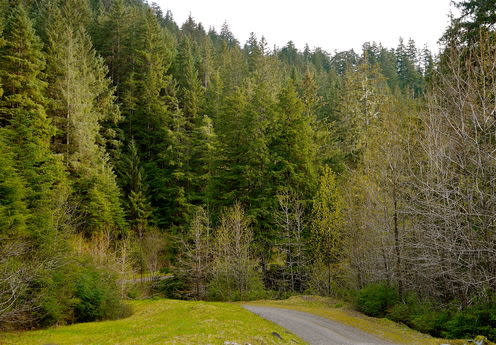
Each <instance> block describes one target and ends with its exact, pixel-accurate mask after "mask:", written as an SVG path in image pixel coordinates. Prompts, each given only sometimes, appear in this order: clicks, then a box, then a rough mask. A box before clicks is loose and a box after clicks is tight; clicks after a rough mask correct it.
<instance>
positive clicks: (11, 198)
mask: <svg viewBox="0 0 496 345" xmlns="http://www.w3.org/2000/svg"><path fill="white" fill-rule="evenodd" d="M7 131H8V129H6V128H2V129H0V191H1V197H0V200H1V202H0V242H4V241H7V239H13V238H16V237H23V235H24V236H26V234H27V231H26V230H27V228H26V220H27V218H28V216H29V215H28V212H27V206H26V203H25V197H26V192H27V191H26V187H25V183H24V181H23V179H22V178H21V176H20V174H19V172H18V171H17V169H16V168H15V161H14V158H15V155H14V153H13V152H12V151H13V150H12V148H11V147H10V145H9V143H8V142H7V140H6V137H7V136H10V135H7Z"/></svg>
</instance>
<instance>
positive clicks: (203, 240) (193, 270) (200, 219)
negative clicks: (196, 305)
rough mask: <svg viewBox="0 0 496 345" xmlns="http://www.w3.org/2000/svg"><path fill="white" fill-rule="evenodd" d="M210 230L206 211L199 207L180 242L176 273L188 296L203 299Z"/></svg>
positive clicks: (206, 277) (210, 259) (210, 252)
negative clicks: (185, 285)
mask: <svg viewBox="0 0 496 345" xmlns="http://www.w3.org/2000/svg"><path fill="white" fill-rule="evenodd" d="M211 241H212V238H211V229H210V223H209V219H208V215H207V213H206V211H205V210H204V209H203V208H201V207H199V208H198V209H197V211H196V213H195V216H194V218H193V221H192V222H191V225H190V228H189V232H188V234H187V235H186V236H185V237H183V238H181V240H180V253H179V259H178V265H177V267H178V271H179V273H180V275H181V276H182V277H183V279H184V280H185V281H186V283H187V285H188V287H189V289H188V295H189V296H190V297H192V298H195V299H203V298H205V296H206V293H207V283H208V278H209V275H210V270H211V264H212V244H211Z"/></svg>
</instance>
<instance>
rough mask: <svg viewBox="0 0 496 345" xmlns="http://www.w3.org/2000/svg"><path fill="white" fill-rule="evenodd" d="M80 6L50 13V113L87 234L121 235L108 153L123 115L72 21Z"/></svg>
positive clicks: (68, 5) (100, 63)
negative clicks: (102, 231)
mask: <svg viewBox="0 0 496 345" xmlns="http://www.w3.org/2000/svg"><path fill="white" fill-rule="evenodd" d="M75 1H78V0H68V1H66V2H65V3H64V4H62V5H61V8H60V9H59V8H58V7H55V6H53V7H50V8H47V16H48V18H49V21H48V23H47V27H46V29H45V31H46V34H47V38H48V47H47V53H48V69H47V74H48V80H49V82H50V86H51V87H50V91H49V96H50V98H51V102H50V107H49V113H50V116H51V118H53V120H54V123H55V124H56V125H57V129H58V131H57V136H56V140H55V142H54V148H55V150H56V151H57V152H59V153H61V154H63V155H64V161H65V163H66V165H67V168H68V170H69V172H70V174H71V180H72V182H73V186H74V189H75V192H76V193H75V194H74V199H75V200H74V202H75V204H78V205H79V207H80V208H81V211H82V212H83V214H84V215H85V221H84V230H85V231H86V232H88V233H92V232H94V231H99V230H112V231H117V232H121V231H122V230H123V229H124V228H125V221H124V217H123V210H122V207H121V203H120V191H119V189H118V187H117V184H116V181H115V174H114V172H113V168H112V165H111V163H110V160H109V154H108V151H109V148H111V147H112V146H115V144H114V145H112V144H111V143H112V141H115V138H114V131H113V128H112V127H113V126H115V124H116V123H117V121H118V120H119V118H120V114H119V109H118V107H117V105H116V104H115V100H114V98H115V97H114V96H113V90H112V88H111V87H110V81H109V80H108V79H107V78H106V73H107V70H106V68H105V66H104V65H103V61H102V60H101V59H100V58H98V57H97V56H96V54H95V51H94V50H93V48H92V45H91V41H90V38H89V36H88V34H87V33H86V31H85V28H84V27H83V26H82V25H81V24H80V23H75V22H72V21H71V20H69V18H72V11H73V10H74V9H73V7H74V6H76V5H75V4H74V2H75Z"/></svg>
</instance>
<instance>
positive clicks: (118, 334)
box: [0, 299, 305, 345]
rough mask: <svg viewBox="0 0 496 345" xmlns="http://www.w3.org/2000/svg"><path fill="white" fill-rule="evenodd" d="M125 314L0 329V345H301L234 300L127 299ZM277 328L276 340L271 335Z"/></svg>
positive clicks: (294, 338)
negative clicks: (58, 324) (2, 331)
mask: <svg viewBox="0 0 496 345" xmlns="http://www.w3.org/2000/svg"><path fill="white" fill-rule="evenodd" d="M130 304H131V306H132V307H133V309H134V314H133V315H132V316H130V317H128V318H126V319H122V320H115V321H104V322H91V323H82V324H77V325H71V326H62V327H56V328H50V329H46V330H39V331H29V332H17V333H7V334H0V344H2V345H45V344H51V345H55V344H56V345H149V344H161V345H165V344H167V345H168V344H177V345H190V344H198V345H200V344H201V345H207V344H211V345H217V344H222V345H223V344H224V343H225V342H236V343H239V344H242V345H245V344H246V343H249V344H251V345H275V344H305V343H304V342H302V341H301V340H299V339H298V338H296V337H295V336H293V335H291V334H289V333H288V332H287V331H285V330H284V329H282V328H281V327H279V326H277V325H275V324H273V323H271V322H268V321H265V320H263V319H261V318H260V317H258V316H256V315H254V314H252V313H250V312H248V311H247V310H245V309H243V308H242V307H241V306H240V305H237V304H229V303H213V302H185V301H175V300H165V299H161V300H142V301H132V302H130ZM272 332H277V333H278V334H279V335H281V336H282V338H283V340H280V339H279V338H277V337H276V336H274V335H273V334H272Z"/></svg>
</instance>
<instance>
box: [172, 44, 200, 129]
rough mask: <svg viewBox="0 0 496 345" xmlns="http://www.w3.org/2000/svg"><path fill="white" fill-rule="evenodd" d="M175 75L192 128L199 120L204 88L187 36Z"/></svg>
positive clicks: (189, 124)
mask: <svg viewBox="0 0 496 345" xmlns="http://www.w3.org/2000/svg"><path fill="white" fill-rule="evenodd" d="M174 77H175V79H176V80H177V82H178V91H179V92H178V95H179V104H180V106H181V108H182V110H183V112H184V114H185V116H186V118H187V121H188V129H189V130H191V129H192V128H193V127H194V125H195V123H196V122H197V121H198V119H199V116H200V112H201V109H202V107H203V103H204V90H203V87H202V85H201V82H200V79H199V78H198V71H197V69H196V67H195V62H194V60H193V54H192V51H191V42H190V40H189V38H188V36H185V37H184V38H183V39H182V41H181V43H180V45H179V48H178V54H177V57H176V61H175V63H174Z"/></svg>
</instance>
